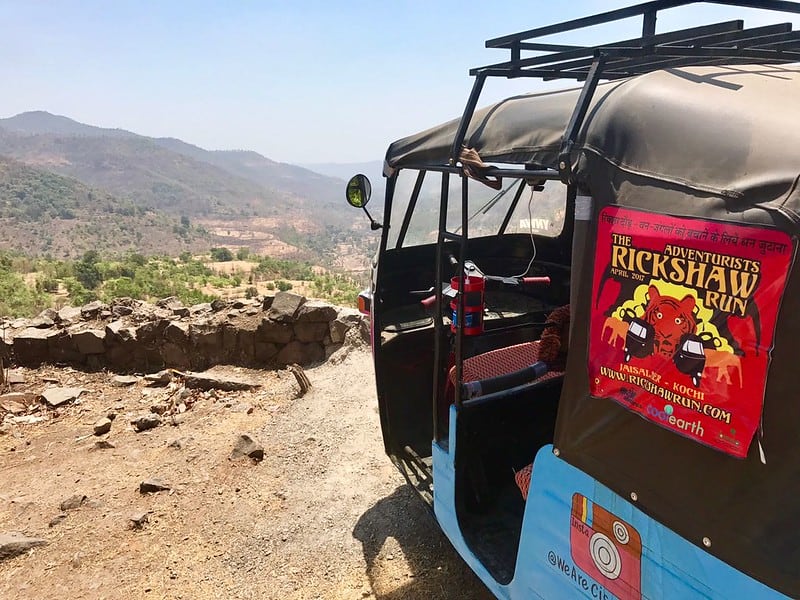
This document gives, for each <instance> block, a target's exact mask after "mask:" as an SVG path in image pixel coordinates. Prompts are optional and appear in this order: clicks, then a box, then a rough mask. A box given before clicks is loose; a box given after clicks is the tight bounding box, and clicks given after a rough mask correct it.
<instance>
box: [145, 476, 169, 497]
mask: <svg viewBox="0 0 800 600" xmlns="http://www.w3.org/2000/svg"><path fill="white" fill-rule="evenodd" d="M170 489H172V487H171V486H170V485H169V484H168V483H166V482H165V481H163V480H161V479H145V480H144V481H143V482H142V483H140V484H139V493H140V494H153V493H155V492H163V491H165V490H170Z"/></svg>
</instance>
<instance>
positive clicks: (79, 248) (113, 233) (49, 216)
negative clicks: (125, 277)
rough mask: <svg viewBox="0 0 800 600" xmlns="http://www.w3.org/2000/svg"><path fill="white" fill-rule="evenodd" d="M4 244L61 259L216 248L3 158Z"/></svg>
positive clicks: (0, 225) (170, 222) (154, 217)
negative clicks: (93, 254)
mask: <svg viewBox="0 0 800 600" xmlns="http://www.w3.org/2000/svg"><path fill="white" fill-rule="evenodd" d="M0 239H2V240H3V242H4V244H3V247H6V248H9V249H13V250H18V251H24V252H27V253H30V254H50V255H52V256H53V257H56V258H66V257H75V256H79V255H81V254H83V253H84V252H85V251H86V250H90V249H96V248H104V249H105V250H106V251H108V252H113V253H118V252H124V251H133V250H135V251H137V252H144V253H147V254H150V253H169V254H173V253H174V254H177V253H180V252H182V251H183V250H194V249H205V248H207V247H208V246H209V245H210V244H212V243H213V240H212V238H211V236H210V235H209V234H208V233H206V232H205V231H202V230H198V229H197V228H194V227H191V225H188V226H187V225H186V224H185V223H184V224H181V223H180V221H179V220H178V219H176V218H174V217H172V216H169V215H167V214H164V213H162V212H159V211H156V210H153V209H148V208H144V207H142V206H138V205H137V204H135V203H134V202H132V201H130V200H124V199H121V198H118V197H116V196H114V195H113V194H110V193H108V192H105V191H103V190H98V189H96V188H91V187H89V186H86V185H84V184H83V183H81V182H79V181H77V180H75V179H72V178H68V177H63V176H60V175H56V174H54V173H51V172H48V171H44V170H42V169H36V168H33V167H30V166H28V165H25V164H22V163H20V162H17V161H14V160H11V159H7V158H2V157H0Z"/></svg>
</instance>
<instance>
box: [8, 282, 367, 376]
mask: <svg viewBox="0 0 800 600" xmlns="http://www.w3.org/2000/svg"><path fill="white" fill-rule="evenodd" d="M0 327H1V328H2V329H0V333H2V337H0V355H1V356H2V357H3V358H4V361H5V364H6V365H8V364H15V365H18V366H26V367H36V366H39V365H41V364H45V363H48V364H57V365H71V366H75V367H79V368H82V369H89V370H99V369H108V370H111V371H114V372H118V373H129V372H145V373H147V372H153V371H158V370H160V369H163V368H176V369H192V370H203V369H206V368H208V367H211V366H213V365H215V364H234V365H241V366H245V367H255V368H264V367H279V366H283V365H287V364H292V363H297V364H300V365H309V364H313V363H316V362H320V361H323V360H326V359H327V358H328V357H329V356H330V355H331V354H333V352H335V351H336V350H338V349H339V348H340V347H342V345H343V344H344V343H345V342H346V341H348V340H350V341H354V340H367V339H368V324H367V322H366V320H365V319H364V318H363V317H362V315H361V314H359V312H358V311H357V310H355V309H350V308H341V307H337V306H333V305H330V304H327V303H324V302H319V301H314V300H309V301H307V300H306V299H305V298H304V297H302V296H298V295H297V294H292V293H289V292H278V293H277V294H276V295H275V296H267V297H264V298H254V299H250V300H244V299H242V300H236V301H227V302H226V301H222V300H216V301H214V302H213V303H211V304H198V305H195V306H189V307H187V306H183V304H182V303H181V302H180V301H179V300H177V299H175V298H167V299H165V300H161V301H159V302H157V303H156V304H149V303H147V302H140V301H138V300H132V299H130V298H121V299H118V300H115V301H114V302H112V303H111V304H104V303H102V302H92V303H91V304H87V305H86V306H83V307H81V308H73V307H65V308H62V309H61V310H59V311H55V310H52V309H48V310H45V311H44V312H42V313H41V314H40V315H39V316H38V317H35V318H33V319H14V320H8V319H6V320H3V321H2V322H0Z"/></svg>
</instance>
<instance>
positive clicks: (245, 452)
mask: <svg viewBox="0 0 800 600" xmlns="http://www.w3.org/2000/svg"><path fill="white" fill-rule="evenodd" d="M245 456H247V457H249V458H252V459H253V460H255V461H260V460H263V458H264V447H263V446H262V445H261V444H259V443H258V442H257V441H256V440H254V439H253V437H252V436H251V435H250V434H249V433H243V434H241V435H240V436H239V437H238V438H237V440H236V444H234V446H233V451H232V452H231V456H230V458H231V459H237V458H242V457H245Z"/></svg>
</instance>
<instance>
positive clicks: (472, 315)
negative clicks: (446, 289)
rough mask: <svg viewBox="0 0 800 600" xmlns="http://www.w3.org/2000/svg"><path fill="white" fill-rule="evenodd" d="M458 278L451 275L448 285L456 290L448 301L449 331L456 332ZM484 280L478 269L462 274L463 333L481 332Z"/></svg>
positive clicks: (474, 333)
mask: <svg viewBox="0 0 800 600" xmlns="http://www.w3.org/2000/svg"><path fill="white" fill-rule="evenodd" d="M458 284H459V278H458V277H453V278H452V279H451V280H450V287H451V288H452V289H453V290H454V291H455V292H457V293H456V295H455V297H454V298H453V299H452V300H451V301H450V311H451V320H450V331H452V332H453V333H455V332H456V329H457V327H458V302H459V293H460V292H459V288H458ZM485 286H486V282H485V280H484V278H483V275H482V274H481V273H480V271H477V269H476V272H475V273H473V274H472V275H467V274H465V275H464V290H463V294H464V335H479V334H480V333H483V307H484V299H483V291H484V288H485Z"/></svg>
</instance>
